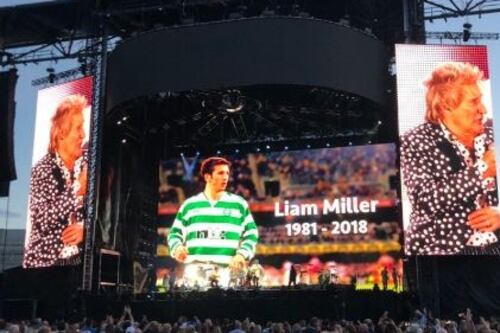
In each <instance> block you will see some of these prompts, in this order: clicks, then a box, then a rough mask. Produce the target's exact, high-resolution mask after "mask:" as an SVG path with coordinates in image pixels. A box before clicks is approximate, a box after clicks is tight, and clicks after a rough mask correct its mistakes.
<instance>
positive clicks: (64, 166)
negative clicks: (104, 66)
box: [23, 95, 88, 268]
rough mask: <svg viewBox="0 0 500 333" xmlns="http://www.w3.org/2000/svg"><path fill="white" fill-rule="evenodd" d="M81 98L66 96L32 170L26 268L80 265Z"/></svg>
mask: <svg viewBox="0 0 500 333" xmlns="http://www.w3.org/2000/svg"><path fill="white" fill-rule="evenodd" d="M87 106H88V102H87V99H86V98H85V97H83V96H81V95H72V96H69V97H67V98H65V99H64V100H63V101H62V102H61V103H60V104H59V105H58V107H57V110H56V112H55V115H54V116H53V117H52V125H51V129H50V143H49V147H48V152H47V154H45V156H44V157H43V158H42V159H40V161H38V162H37V163H36V164H35V166H34V167H33V169H32V170H31V184H30V199H29V214H30V222H31V231H30V233H29V235H28V242H27V246H26V249H25V254H24V261H23V266H24V267H25V268H32V267H48V266H53V265H71V264H77V263H79V261H80V256H79V254H80V248H79V247H78V245H79V244H80V243H81V242H82V240H83V197H84V195H85V193H86V191H87V162H86V161H85V156H84V154H83V151H84V149H83V146H84V142H83V140H84V138H85V132H84V128H83V125H84V117H83V111H84V109H85V108H86V107H87Z"/></svg>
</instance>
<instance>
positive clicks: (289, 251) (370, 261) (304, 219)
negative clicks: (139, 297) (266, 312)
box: [156, 144, 402, 290]
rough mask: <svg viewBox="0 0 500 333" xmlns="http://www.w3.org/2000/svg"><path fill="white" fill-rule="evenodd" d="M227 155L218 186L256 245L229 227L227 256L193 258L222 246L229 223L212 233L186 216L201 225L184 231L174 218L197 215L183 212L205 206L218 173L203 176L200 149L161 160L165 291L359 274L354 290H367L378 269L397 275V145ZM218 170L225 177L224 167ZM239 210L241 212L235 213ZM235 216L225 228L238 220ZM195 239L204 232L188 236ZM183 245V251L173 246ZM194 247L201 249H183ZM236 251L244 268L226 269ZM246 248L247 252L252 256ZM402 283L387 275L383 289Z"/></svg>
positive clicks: (335, 279) (337, 279) (326, 280)
mask: <svg viewBox="0 0 500 333" xmlns="http://www.w3.org/2000/svg"><path fill="white" fill-rule="evenodd" d="M228 160H230V161H231V166H230V168H229V175H228V179H227V180H226V178H225V177H224V178H222V183H221V186H220V189H221V190H222V191H224V193H225V195H226V194H227V192H226V191H229V192H230V193H232V195H231V196H235V197H237V198H240V197H241V198H243V199H244V202H245V206H246V205H248V207H249V211H250V212H251V216H252V219H253V221H255V225H256V228H257V230H258V242H256V243H253V241H254V239H252V238H250V239H249V241H251V242H252V244H250V243H249V244H248V246H245V247H243V244H244V243H246V242H243V240H244V239H245V236H244V234H239V233H232V234H229V233H228V236H231V237H232V239H234V240H236V241H235V242H233V243H232V245H231V248H230V249H228V250H224V251H225V252H226V251H227V254H228V255H225V256H224V257H217V258H216V257H211V256H209V255H208V253H207V255H204V256H200V255H198V253H203V252H202V250H203V251H204V249H202V248H203V247H204V246H205V244H210V243H213V244H218V243H219V240H218V238H220V231H224V230H225V229H224V228H222V227H225V225H224V226H221V227H220V228H219V229H218V230H213V231H210V230H205V229H207V228H206V227H205V226H204V225H203V224H201V223H198V226H196V224H191V223H189V228H196V229H195V230H194V231H201V232H200V233H194V232H190V231H188V232H187V233H186V232H185V231H183V232H182V234H180V233H179V230H178V229H180V228H178V225H179V224H180V225H181V226H183V225H186V223H185V222H184V223H180V222H181V218H184V219H185V218H186V217H183V215H182V214H186V216H187V217H188V218H191V219H193V218H195V217H194V216H193V215H190V214H194V213H196V215H197V214H201V213H203V212H202V211H197V212H196V211H195V212H189V211H187V212H183V210H184V209H185V208H189V207H193V205H192V204H188V203H187V202H188V201H190V200H191V201H193V200H194V199H197V198H198V199H199V200H201V202H202V203H203V205H206V206H208V205H209V204H210V202H209V201H208V199H207V196H206V195H204V194H203V192H204V191H205V189H210V188H211V187H212V185H211V184H212V183H213V182H214V181H215V180H216V178H215V177H216V175H212V174H211V173H208V174H205V175H203V177H202V174H203V172H206V171H203V170H205V167H203V164H204V163H203V159H202V157H201V156H199V154H196V155H195V156H193V157H187V156H185V155H183V154H181V155H180V156H179V157H171V158H168V159H166V160H163V161H162V162H161V163H160V170H159V171H160V177H159V179H160V186H159V192H160V193H159V203H158V218H159V221H158V223H159V224H158V248H157V260H156V263H157V265H156V268H157V278H158V280H157V281H158V284H159V285H161V286H162V289H163V290H164V289H166V288H182V287H193V286H194V287H195V288H196V286H198V287H200V289H206V288H208V287H210V286H211V285H212V284H215V282H214V281H217V282H218V285H219V287H231V288H236V289H241V288H243V289H244V288H251V287H252V286H257V285H258V286H261V287H263V288H267V287H279V286H295V285H297V286H308V287H314V286H316V287H319V286H320V285H321V284H322V285H325V284H330V283H341V284H350V283H352V281H356V285H357V288H363V289H372V288H374V286H375V285H379V287H380V286H381V283H382V281H383V279H382V276H383V274H382V272H383V271H384V268H386V270H388V271H390V272H395V273H394V274H391V276H401V275H402V261H401V258H400V250H401V235H402V232H401V228H400V224H399V222H398V217H397V210H396V200H397V191H396V188H394V186H393V185H391V184H392V183H394V182H393V181H392V180H393V178H394V177H395V174H396V170H397V169H396V146H395V145H394V144H380V145H366V146H352V147H337V148H319V149H307V150H294V151H274V152H271V151H269V152H256V153H248V154H244V153H239V154H235V155H232V156H230V157H228ZM222 170H223V174H224V173H225V171H224V170H226V167H225V166H223V167H222ZM198 175H199V176H198ZM215 184H216V183H215ZM200 192H202V193H201V194H200ZM186 198H191V199H186ZM223 198H224V197H223ZM226 200H227V199H226ZM179 212H181V213H179ZM220 212H221V210H220V209H219V210H218V214H220ZM222 212H223V211H222ZM229 213H231V212H230V211H228V212H227V214H229ZM236 214H237V216H238V217H239V215H240V213H238V212H236ZM179 216H180V217H181V218H178V217H179ZM216 218H217V219H221V217H219V216H216ZM231 220H232V221H234V223H233V224H230V225H229V226H230V227H231V228H235V226H236V225H237V224H239V223H241V220H234V219H233V218H232V219H231ZM213 226H214V227H215V226H217V224H214V225H213ZM252 227H253V225H252ZM240 230H241V229H240ZM250 230H252V229H250ZM257 230H255V235H257V233H256V232H257ZM234 231H238V232H239V230H234ZM251 234H252V235H253V234H254V231H252V233H251ZM194 237H197V238H201V239H197V240H195V242H194V243H192V242H191V239H193V238H194ZM238 240H239V241H240V242H239V243H238V242H237V241H238ZM190 242H191V243H190ZM167 243H168V244H169V245H170V248H169V247H168V246H166V244H167ZM195 243H198V245H195ZM180 244H183V245H184V248H179V249H177V246H178V245H180ZM254 244H255V247H254ZM250 245H251V246H250ZM194 246H196V247H198V248H197V249H196V251H197V253H194V252H191V251H190V250H189V248H190V247H194ZM211 246H212V247H215V246H218V245H211ZM224 246H225V247H227V246H226V245H224ZM186 247H187V249H186ZM241 250H243V256H244V259H245V261H244V262H245V264H244V265H242V266H240V268H241V267H242V269H232V270H231V269H229V270H228V269H225V267H224V266H225V265H227V267H229V265H230V264H231V262H232V261H233V257H234V256H235V255H236V254H237V253H238V252H239V251H241ZM245 250H251V252H252V255H254V256H253V258H251V257H250V256H247V253H248V252H247V251H245ZM210 251H213V250H212V249H210ZM225 254H226V253H225ZM172 256H174V257H177V258H178V259H179V260H174V259H172ZM221 259H222V260H223V261H222V263H223V264H224V265H218V266H219V267H218V269H217V271H215V269H214V268H213V266H214V264H213V263H215V262H219V261H217V260H221ZM182 260H184V262H186V263H188V262H190V261H199V262H201V264H198V267H197V268H194V269H193V268H191V267H192V266H193V265H190V264H187V265H180V264H179V261H182ZM236 262H237V263H238V262H240V260H237V261H236ZM184 266H186V267H184ZM235 266H237V265H233V267H235ZM227 274H229V281H228V280H227V279H228V277H227ZM389 280H390V279H389ZM400 285H401V284H400V283H399V282H398V281H397V279H396V282H393V281H392V280H390V281H389V283H388V288H390V289H392V290H397V289H398V287H399V286H400Z"/></svg>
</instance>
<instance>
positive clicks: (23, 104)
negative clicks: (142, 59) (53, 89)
mask: <svg viewBox="0 0 500 333" xmlns="http://www.w3.org/2000/svg"><path fill="white" fill-rule="evenodd" d="M36 2H44V0H38V1H33V0H31V1H29V0H0V7H4V6H10V5H21V4H27V3H36ZM466 21H468V22H469V23H471V24H472V31H473V32H495V33H500V13H498V14H486V15H483V16H482V18H478V17H469V18H456V19H448V22H445V21H444V20H434V22H433V23H427V24H426V29H427V30H428V31H462V25H463V24H464V23H465V22H466ZM429 43H433V44H439V41H436V40H431V41H429ZM444 43H448V44H453V41H444ZM468 44H469V45H470V44H472V45H474V44H475V42H474V41H470V42H469V43H468ZM478 44H479V45H487V46H488V57H489V65H490V75H491V86H492V87H491V89H492V95H493V110H494V111H493V113H494V118H495V119H497V121H496V123H495V131H496V137H497V142H500V140H499V138H500V95H499V92H500V41H498V40H496V41H495V40H493V41H487V40H484V41H479V42H478ZM77 66H78V65H77V63H76V61H59V62H58V63H49V62H46V63H41V64H39V65H34V64H33V65H27V66H23V65H20V66H18V75H19V79H18V83H17V87H16V102H17V108H16V121H15V128H14V132H15V134H14V149H15V161H16V169H17V175H18V179H17V180H15V181H13V182H12V183H11V189H10V190H11V192H10V196H9V197H8V198H0V229H3V228H7V229H24V228H25V225H26V212H27V207H28V191H29V175H30V169H31V160H32V152H33V132H34V123H35V110H36V96H37V90H38V89H39V88H40V87H33V86H32V81H33V80H34V79H38V78H42V77H46V76H47V72H46V69H47V67H54V68H55V70H56V72H61V71H64V70H67V69H70V68H75V67H77ZM497 160H499V159H498V158H497ZM497 167H498V165H497Z"/></svg>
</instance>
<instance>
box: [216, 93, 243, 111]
mask: <svg viewBox="0 0 500 333" xmlns="http://www.w3.org/2000/svg"><path fill="white" fill-rule="evenodd" d="M221 103H222V105H221V107H222V109H224V110H225V111H226V112H228V113H237V112H240V111H241V110H243V108H244V107H245V104H246V99H245V96H243V95H242V94H241V92H240V91H239V90H237V89H234V90H228V91H227V93H226V94H224V95H222V101H221Z"/></svg>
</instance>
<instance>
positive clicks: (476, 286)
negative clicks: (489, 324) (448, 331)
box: [416, 256, 500, 318]
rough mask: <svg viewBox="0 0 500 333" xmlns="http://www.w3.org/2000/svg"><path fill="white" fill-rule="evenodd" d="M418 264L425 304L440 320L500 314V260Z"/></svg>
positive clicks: (447, 259) (447, 258) (439, 260)
mask: <svg viewBox="0 0 500 333" xmlns="http://www.w3.org/2000/svg"><path fill="white" fill-rule="evenodd" d="M416 264H417V269H416V270H417V275H418V277H417V283H418V293H419V296H420V299H421V303H422V305H423V306H426V307H427V308H429V309H432V310H433V312H434V314H435V315H436V316H439V317H442V318H446V317H453V318H456V316H457V314H459V313H462V312H464V311H465V309H467V308H470V309H471V310H472V311H473V314H476V315H479V314H481V315H483V316H488V315H497V314H498V313H500V257H499V256H442V257H419V258H418V259H417V260H416Z"/></svg>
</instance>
